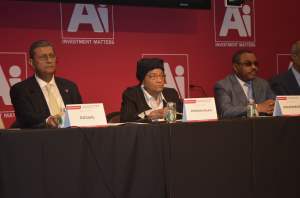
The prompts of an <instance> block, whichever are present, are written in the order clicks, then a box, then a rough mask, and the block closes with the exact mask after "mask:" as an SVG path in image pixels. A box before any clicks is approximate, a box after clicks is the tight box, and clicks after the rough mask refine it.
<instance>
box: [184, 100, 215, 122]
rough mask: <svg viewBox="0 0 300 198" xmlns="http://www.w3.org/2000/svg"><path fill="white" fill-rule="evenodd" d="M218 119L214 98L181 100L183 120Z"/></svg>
mask: <svg viewBox="0 0 300 198" xmlns="http://www.w3.org/2000/svg"><path fill="white" fill-rule="evenodd" d="M214 120H218V116H217V110H216V104H215V98H213V97H209V98H186V99H184V100H183V118H182V121H184V122H199V121H214Z"/></svg>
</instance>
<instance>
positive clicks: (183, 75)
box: [142, 54, 189, 98]
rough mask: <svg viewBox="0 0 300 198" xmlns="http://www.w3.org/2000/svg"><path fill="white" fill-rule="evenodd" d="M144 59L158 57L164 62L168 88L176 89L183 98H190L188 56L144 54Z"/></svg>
mask: <svg viewBox="0 0 300 198" xmlns="http://www.w3.org/2000/svg"><path fill="white" fill-rule="evenodd" d="M142 57H149V58H150V57H156V58H161V59H163V60H164V62H165V63H164V69H165V74H166V87H171V88H174V89H176V91H177V92H178V94H179V96H180V97H181V98H186V97H188V96H189V89H188V87H189V73H188V72H189V62H188V61H189V60H188V54H143V55H142Z"/></svg>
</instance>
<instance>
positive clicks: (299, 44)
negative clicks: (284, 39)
mask: <svg viewBox="0 0 300 198" xmlns="http://www.w3.org/2000/svg"><path fill="white" fill-rule="evenodd" d="M299 52H300V40H299V41H296V42H295V43H293V45H292V49H291V54H293V55H297V54H299Z"/></svg>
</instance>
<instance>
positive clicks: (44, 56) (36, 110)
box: [10, 40, 82, 128]
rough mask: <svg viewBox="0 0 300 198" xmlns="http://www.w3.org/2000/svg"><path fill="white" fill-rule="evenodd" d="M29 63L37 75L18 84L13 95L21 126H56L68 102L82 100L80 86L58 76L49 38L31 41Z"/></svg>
mask: <svg viewBox="0 0 300 198" xmlns="http://www.w3.org/2000/svg"><path fill="white" fill-rule="evenodd" d="M29 64H30V65H32V67H33V69H34V71H35V75H34V76H32V77H29V78H27V79H26V80H24V81H22V82H20V83H17V84H15V85H14V86H13V87H12V88H11V90H10V97H11V101H12V104H13V106H14V109H15V114H16V122H17V126H18V127H20V128H43V127H51V128H57V127H58V126H59V123H60V119H61V118H60V116H61V115H62V113H63V111H64V107H65V105H66V104H78V103H82V100H81V96H80V93H79V90H78V88H77V86H76V85H75V84H74V83H73V82H71V81H69V80H66V79H63V78H59V77H56V76H55V72H56V55H55V51H54V48H53V45H52V44H51V43H49V42H48V41H46V40H39V41H35V42H34V43H32V45H31V47H30V49H29Z"/></svg>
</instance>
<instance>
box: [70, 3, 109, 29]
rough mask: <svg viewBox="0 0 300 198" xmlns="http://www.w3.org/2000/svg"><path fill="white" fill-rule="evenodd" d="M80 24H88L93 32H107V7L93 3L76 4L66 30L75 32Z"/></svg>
mask: <svg viewBox="0 0 300 198" xmlns="http://www.w3.org/2000/svg"><path fill="white" fill-rule="evenodd" d="M80 24H90V25H91V26H92V28H93V31H94V32H109V24H108V8H107V6H106V5H99V7H98V8H96V6H95V5H93V4H76V5H75V7H74V10H73V13H72V16H71V19H70V23H69V25H68V32H77V31H78V28H79V26H80Z"/></svg>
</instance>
